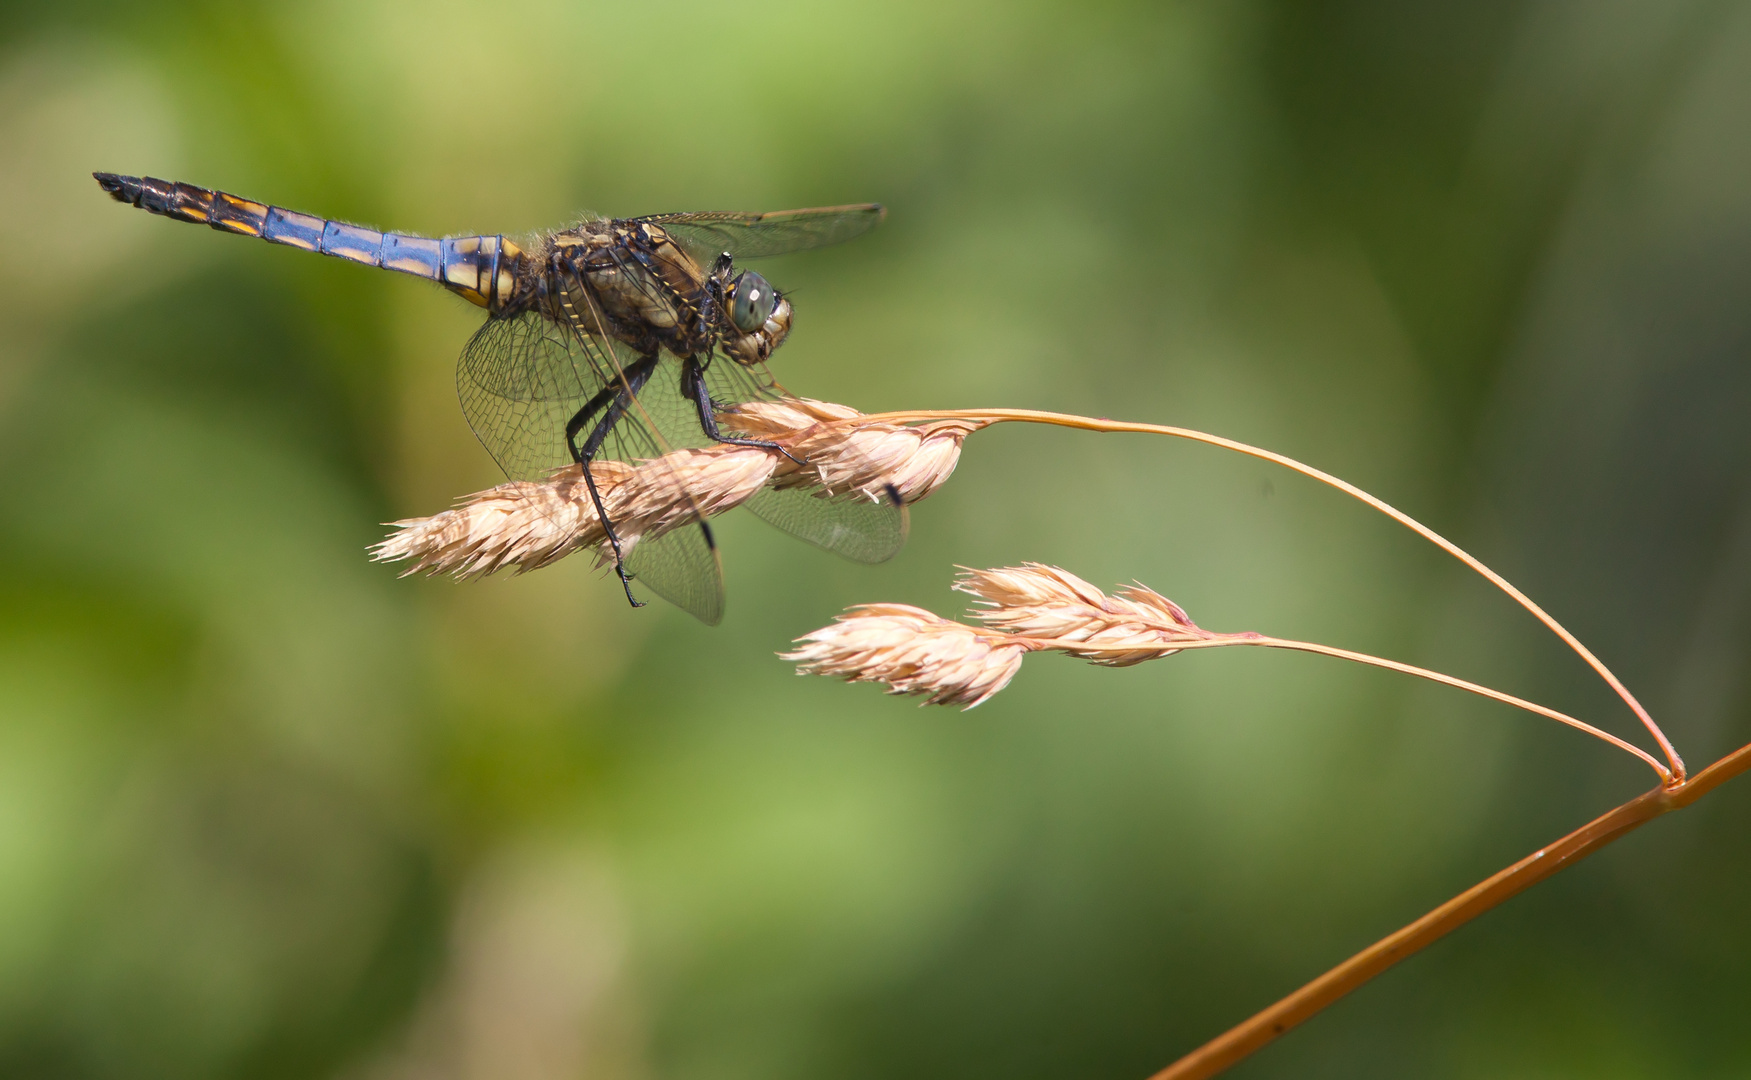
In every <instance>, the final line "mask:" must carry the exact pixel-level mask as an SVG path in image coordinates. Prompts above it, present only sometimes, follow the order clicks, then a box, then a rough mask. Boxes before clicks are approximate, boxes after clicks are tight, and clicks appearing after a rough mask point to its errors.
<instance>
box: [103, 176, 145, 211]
mask: <svg viewBox="0 0 1751 1080" xmlns="http://www.w3.org/2000/svg"><path fill="white" fill-rule="evenodd" d="M91 176H92V179H94V180H96V181H97V186H98V187H101V188H103V190H105V191H107V192H109V194H110V198H112V199H114V200H115V201H117V202H125V203H133V204H134V205H136V206H137V205H139V198H140V178H139V177H137V176H118V175H117V174H115V173H107V172H94V173H92V174H91Z"/></svg>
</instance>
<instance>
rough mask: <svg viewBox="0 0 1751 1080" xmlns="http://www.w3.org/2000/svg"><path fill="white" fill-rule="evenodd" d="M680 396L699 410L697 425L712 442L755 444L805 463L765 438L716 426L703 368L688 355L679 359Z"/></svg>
mask: <svg viewBox="0 0 1751 1080" xmlns="http://www.w3.org/2000/svg"><path fill="white" fill-rule="evenodd" d="M681 396H682V397H685V398H687V399H688V400H689V401H691V402H693V406H694V408H696V409H698V410H699V426H700V428H701V429H703V430H704V432H705V437H706V438H708V439H710V440H711V441H712V442H720V443H729V444H730V445H731V446H757V447H759V448H760V449H762V450H776V451H778V452H779V453H781V454H783V455H784V456H785V457H787V458H790V460H792V461H795V462H796V463H797V464H798V465H807V464H808V462H806V461H799V460H798V459H797V457H796V455H795V454H792V453H791V452H790V451H789V450H786V449H785V448H784V447H782V446H780V445H778V444H777V443H775V442H768V441H767V440H765V439H744V438H742V437H741V436H739V435H725V434H723V433H722V432H721V431H720V430H718V426H717V412H716V411H715V410H714V409H713V408H712V404H711V392H710V391H709V390H707V389H706V388H705V369H704V368H703V367H701V366H700V364H699V361H698V359H697V358H695V357H692V356H689V357H688V358H687V359H685V360H683V361H681Z"/></svg>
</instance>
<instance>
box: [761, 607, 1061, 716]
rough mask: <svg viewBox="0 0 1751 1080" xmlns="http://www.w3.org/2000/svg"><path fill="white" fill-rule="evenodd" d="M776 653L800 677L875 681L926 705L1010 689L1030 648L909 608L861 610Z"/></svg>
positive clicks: (975, 699)
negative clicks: (793, 666) (922, 698)
mask: <svg viewBox="0 0 1751 1080" xmlns="http://www.w3.org/2000/svg"><path fill="white" fill-rule="evenodd" d="M797 643H798V644H799V645H801V646H802V647H801V648H799V649H797V650H795V651H794V652H789V653H781V654H780V656H781V657H782V658H783V659H785V660H791V661H794V662H795V663H796V665H797V674H799V675H830V676H833V677H835V678H841V679H845V680H846V681H848V682H878V683H883V684H885V685H886V686H887V687H888V692H889V693H890V694H917V695H924V696H926V697H927V701H926V704H930V705H963V706H965V707H966V708H969V709H970V708H972V707H973V706H975V705H977V704H979V703H980V702H982V701H984V700H985V699H986V698H988V697H990V696H991V695H992V694H995V693H996V692H997V691H999V690H1001V689H1003V688H1004V687H1005V686H1008V685H1009V680H1010V679H1012V678H1014V677H1015V673H1016V671H1017V670H1018V669H1019V668H1020V667H1021V660H1022V657H1023V656H1024V655H1025V654H1026V653H1027V652H1028V649H1029V646H1028V645H1027V644H1026V643H1025V642H1022V641H1018V640H1016V639H1014V638H1012V637H1010V636H1009V635H1007V634H1003V633H1000V632H997V631H993V630H985V629H981V628H980V627H976V626H968V625H966V624H965V623H958V622H954V621H953V620H950V619H944V618H942V617H940V616H938V615H935V614H933V613H931V612H928V611H925V610H924V609H923V608H916V607H912V606H911V605H909V604H863V605H860V606H858V607H854V608H851V609H850V610H848V611H846V612H845V614H843V615H841V616H839V618H838V619H836V620H834V621H833V623H832V624H831V625H828V626H824V627H822V628H821V629H819V630H816V631H814V632H813V633H811V634H807V635H805V636H803V637H800V638H798V639H797Z"/></svg>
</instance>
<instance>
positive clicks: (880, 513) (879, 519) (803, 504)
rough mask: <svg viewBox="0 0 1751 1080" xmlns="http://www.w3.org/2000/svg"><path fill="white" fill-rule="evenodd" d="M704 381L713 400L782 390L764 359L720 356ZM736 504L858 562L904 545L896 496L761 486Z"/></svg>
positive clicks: (756, 397) (903, 519) (904, 518)
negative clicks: (746, 362)
mask: <svg viewBox="0 0 1751 1080" xmlns="http://www.w3.org/2000/svg"><path fill="white" fill-rule="evenodd" d="M705 381H706V385H707V387H708V388H709V389H710V391H711V397H712V400H713V401H714V402H716V403H718V404H724V405H727V404H730V403H733V402H742V401H764V400H771V399H774V398H778V397H782V396H785V391H784V389H783V387H781V386H779V385H778V383H777V382H776V381H774V380H773V378H772V373H771V372H769V371H767V370H766V368H765V366H764V365H762V366H760V367H744V366H742V365H741V364H738V363H736V362H735V361H734V360H731V359H729V358H728V357H725V356H719V357H717V358H715V359H714V360H713V361H712V362H711V366H710V367H708V368H706V371H705ZM742 505H743V506H745V507H747V508H748V509H749V510H751V511H753V512H754V514H755V515H757V516H758V517H760V518H761V519H763V520H764V521H766V522H767V523H768V524H770V525H774V526H776V527H778V528H780V529H783V530H784V531H785V532H787V533H790V534H791V535H792V536H794V537H796V538H797V539H799V540H803V541H806V542H808V543H810V544H813V545H815V546H816V547H818V548H824V549H825V550H827V551H831V552H833V553H834V554H836V555H842V556H844V557H845V558H847V559H850V560H852V561H853V562H860V563H880V562H887V561H888V560H889V559H891V558H893V557H894V556H895V555H896V554H898V553H899V551H900V548H902V547H904V546H905V544H906V532H907V529H908V528H909V519H908V515H907V513H906V508H905V507H904V506H902V505H901V504H900V502H899V500H897V499H888V498H884V499H881V500H879V501H871V500H869V499H867V498H864V497H863V496H861V495H856V494H850V495H840V496H837V497H827V496H825V495H823V494H820V493H817V492H814V491H810V490H809V489H806V488H786V489H783V490H776V489H773V488H767V489H766V490H764V491H761V492H760V493H759V494H757V495H755V496H754V497H753V498H751V499H749V500H748V501H747V502H745V503H743V504H742Z"/></svg>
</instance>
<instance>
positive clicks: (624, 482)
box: [371, 444, 778, 578]
mask: <svg viewBox="0 0 1751 1080" xmlns="http://www.w3.org/2000/svg"><path fill="white" fill-rule="evenodd" d="M777 460H778V455H777V454H774V453H773V452H771V451H768V450H762V449H760V448H757V447H743V446H732V445H727V444H719V445H715V446H709V447H704V448H702V449H690V450H676V451H673V452H671V453H668V454H665V455H663V456H662V457H661V458H658V459H655V460H653V461H647V462H643V463H641V464H639V465H637V466H633V465H629V464H627V463H625V462H620V461H597V462H594V463H592V464H591V466H590V474H591V476H592V477H594V478H595V481H596V489H597V491H598V492H599V493H600V494H601V496H602V504H603V506H605V507H606V508H607V510H608V517H609V519H610V520H611V521H613V522H614V531H615V535H616V536H618V537H619V538H620V542H621V551H622V552H628V551H630V550H631V549H632V548H633V547H634V546H636V545H637V543H638V542H639V540H640V539H641V538H646V537H655V536H660V535H661V534H663V533H665V532H667V531H669V530H670V529H673V528H676V527H677V526H679V525H683V524H688V523H691V522H693V521H696V520H698V519H699V518H700V517H701V516H704V517H710V516H712V515H714V514H718V513H721V512H722V511H724V510H727V509H729V508H730V507H732V506H735V505H737V504H738V503H741V502H743V501H744V500H746V499H747V498H748V497H749V496H751V495H753V494H754V493H755V492H757V491H759V490H760V489H761V488H762V487H763V486H764V485H765V483H766V481H767V479H768V478H769V477H770V476H771V475H772V469H773V466H774V465H775V464H776V462H777ZM393 524H394V525H395V526H396V527H397V529H398V531H397V532H394V533H391V534H390V535H389V536H387V537H385V538H384V539H383V541H382V542H381V543H378V544H377V545H376V546H374V547H373V548H371V556H372V558H373V559H375V560H376V561H378V562H395V561H398V560H401V559H411V560H412V565H410V566H409V567H408V570H407V573H410V574H411V573H417V572H421V571H424V572H426V573H432V574H442V573H450V574H454V575H456V576H457V577H458V578H470V577H478V576H481V575H484V574H490V573H492V572H494V571H496V570H501V569H505V568H513V569H516V570H517V571H519V572H527V571H530V570H538V569H540V568H541V567H543V566H547V565H549V564H551V563H553V562H555V561H557V560H559V559H561V558H563V557H565V556H566V555H569V554H571V553H572V552H574V551H576V550H578V549H579V548H591V549H594V550H595V552H596V556H597V559H598V561H601V562H606V561H608V560H610V559H611V558H612V551H611V549H610V548H609V546H608V535H607V532H606V531H605V530H604V529H603V528H602V519H601V517H600V515H598V514H597V513H596V506H595V502H594V500H592V499H591V498H590V490H589V487H588V486H587V485H586V484H585V483H584V481H583V471H582V469H581V468H580V467H579V466H576V465H572V466H569V467H567V468H564V469H559V470H556V471H555V472H554V473H553V474H552V475H551V476H549V477H548V478H547V479H545V480H539V481H528V480H523V481H516V482H513V483H509V484H501V485H499V486H498V487H496V488H492V489H491V490H489V491H481V492H477V493H475V494H473V495H469V496H467V497H466V498H464V499H463V500H462V504H461V505H459V506H457V507H456V508H454V509H452V510H446V511H444V512H443V513H441V514H437V515H434V516H432V517H427V518H411V519H408V520H405V521H397V522H394V523H393Z"/></svg>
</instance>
